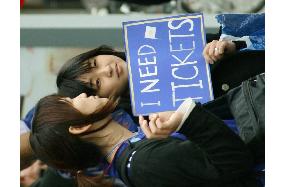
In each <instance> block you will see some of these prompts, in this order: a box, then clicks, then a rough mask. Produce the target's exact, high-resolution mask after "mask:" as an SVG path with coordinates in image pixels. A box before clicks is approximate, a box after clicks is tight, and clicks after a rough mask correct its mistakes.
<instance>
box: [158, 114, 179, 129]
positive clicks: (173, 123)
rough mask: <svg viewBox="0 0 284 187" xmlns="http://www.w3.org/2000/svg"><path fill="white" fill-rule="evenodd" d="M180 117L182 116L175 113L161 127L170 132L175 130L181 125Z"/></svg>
mask: <svg viewBox="0 0 284 187" xmlns="http://www.w3.org/2000/svg"><path fill="white" fill-rule="evenodd" d="M182 117H183V114H181V113H179V112H175V113H174V114H173V115H171V117H170V119H169V120H168V121H166V122H164V123H163V125H164V126H166V127H168V128H170V129H171V130H176V129H177V128H178V125H179V124H180V123H181V120H182Z"/></svg>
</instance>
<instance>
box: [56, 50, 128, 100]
mask: <svg viewBox="0 0 284 187" xmlns="http://www.w3.org/2000/svg"><path fill="white" fill-rule="evenodd" d="M56 83H57V87H58V93H59V94H60V95H63V96H68V97H71V98H73V97H76V96H77V95H79V94H80V93H83V92H84V93H87V95H98V96H100V97H109V96H116V97H118V96H122V95H124V94H125V93H126V92H127V90H128V89H127V88H128V70H127V64H126V62H125V54H124V53H123V52H118V51H115V50H113V49H112V48H110V47H108V46H100V47H98V48H96V49H93V50H90V51H88V52H86V53H82V54H80V55H78V56H75V57H73V58H72V59H70V60H69V61H68V62H67V63H66V64H65V65H64V66H63V67H62V68H61V70H60V72H59V74H58V76H57V81H56Z"/></svg>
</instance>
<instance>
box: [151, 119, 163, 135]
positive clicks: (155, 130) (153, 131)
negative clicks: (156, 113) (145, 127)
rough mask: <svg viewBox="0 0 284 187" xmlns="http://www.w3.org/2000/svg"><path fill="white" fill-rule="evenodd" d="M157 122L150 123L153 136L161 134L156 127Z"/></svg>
mask: <svg viewBox="0 0 284 187" xmlns="http://www.w3.org/2000/svg"><path fill="white" fill-rule="evenodd" d="M155 121H156V120H151V121H150V122H149V127H150V130H151V132H152V133H153V134H159V132H161V131H160V130H159V129H158V127H157V126H156V122H155Z"/></svg>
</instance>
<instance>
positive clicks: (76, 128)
mask: <svg viewBox="0 0 284 187" xmlns="http://www.w3.org/2000/svg"><path fill="white" fill-rule="evenodd" d="M91 126H92V125H84V126H70V127H69V132H70V133H71V134H76V135H77V134H81V133H83V132H87V131H88V130H89V129H90V128H91Z"/></svg>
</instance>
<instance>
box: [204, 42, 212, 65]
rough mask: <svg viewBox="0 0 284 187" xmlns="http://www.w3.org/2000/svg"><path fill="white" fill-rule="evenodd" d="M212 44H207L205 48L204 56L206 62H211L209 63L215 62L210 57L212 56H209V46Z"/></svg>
mask: <svg viewBox="0 0 284 187" xmlns="http://www.w3.org/2000/svg"><path fill="white" fill-rule="evenodd" d="M211 44H212V43H209V44H207V45H206V46H205V48H204V50H203V56H204V58H205V60H206V62H207V63H209V64H212V63H213V61H212V60H211V59H210V57H209V48H210V46H211Z"/></svg>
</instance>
